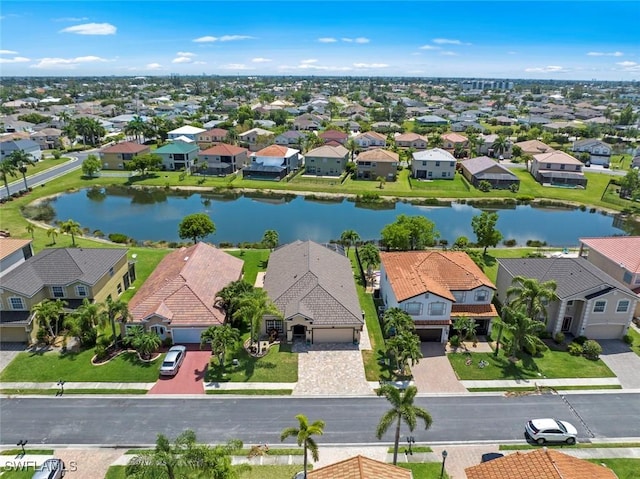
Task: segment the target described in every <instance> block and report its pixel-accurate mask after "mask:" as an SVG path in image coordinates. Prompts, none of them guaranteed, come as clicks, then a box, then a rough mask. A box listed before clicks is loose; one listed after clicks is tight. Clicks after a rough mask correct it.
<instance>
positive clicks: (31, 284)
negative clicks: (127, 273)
mask: <svg viewBox="0 0 640 479" xmlns="http://www.w3.org/2000/svg"><path fill="white" fill-rule="evenodd" d="M126 255H127V250H126V249H116V248H58V249H45V250H43V251H42V252H40V253H39V254H37V255H35V256H32V257H31V258H29V259H28V260H27V261H25V262H24V263H22V264H21V265H20V266H18V267H17V268H15V269H14V270H12V271H10V272H8V273H7V274H6V275H4V276H3V277H2V283H1V285H2V288H4V289H8V290H11V291H14V292H16V293H19V294H21V295H24V296H27V297H31V296H33V295H34V294H35V293H37V292H38V291H40V290H41V289H42V288H43V287H44V286H48V285H52V286H63V285H66V284H70V283H74V282H76V281H80V282H82V283H85V284H88V285H93V284H95V283H96V282H97V281H98V280H99V279H100V278H102V277H103V276H104V275H106V274H107V273H108V272H109V269H111V268H112V267H113V266H114V265H115V264H116V263H117V262H118V261H119V260H120V259H121V258H122V257H123V256H126Z"/></svg>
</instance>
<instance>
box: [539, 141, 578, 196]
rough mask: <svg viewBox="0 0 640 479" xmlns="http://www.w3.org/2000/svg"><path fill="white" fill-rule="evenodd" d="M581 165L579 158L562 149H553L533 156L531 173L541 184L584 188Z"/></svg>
mask: <svg viewBox="0 0 640 479" xmlns="http://www.w3.org/2000/svg"><path fill="white" fill-rule="evenodd" d="M582 167H583V164H582V162H581V161H580V160H578V159H576V158H574V157H573V156H571V155H569V154H567V153H565V152H564V151H556V150H553V151H550V152H548V153H540V154H538V155H534V156H533V161H532V162H531V175H532V176H533V177H534V178H535V179H536V181H537V182H538V183H541V184H542V185H551V186H573V187H580V188H586V186H587V179H586V178H585V176H584V173H583V172H582Z"/></svg>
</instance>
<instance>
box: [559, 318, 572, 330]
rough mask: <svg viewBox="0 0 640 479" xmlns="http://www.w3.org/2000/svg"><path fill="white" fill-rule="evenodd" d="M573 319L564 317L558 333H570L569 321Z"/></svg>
mask: <svg viewBox="0 0 640 479" xmlns="http://www.w3.org/2000/svg"><path fill="white" fill-rule="evenodd" d="M572 319H573V318H572V317H571V316H565V317H564V319H563V320H562V327H561V328H560V331H562V332H563V333H568V332H569V331H571V320H572Z"/></svg>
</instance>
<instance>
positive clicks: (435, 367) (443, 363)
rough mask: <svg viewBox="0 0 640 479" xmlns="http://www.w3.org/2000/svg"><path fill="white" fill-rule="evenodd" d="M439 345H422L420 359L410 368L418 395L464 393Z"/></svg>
mask: <svg viewBox="0 0 640 479" xmlns="http://www.w3.org/2000/svg"><path fill="white" fill-rule="evenodd" d="M444 347H445V346H444V344H441V343H426V342H425V343H422V345H421V349H422V359H420V361H418V364H416V365H414V366H412V367H411V372H412V373H413V381H414V384H415V385H416V387H417V388H418V392H419V393H464V392H467V389H466V388H465V387H464V386H463V385H462V384H461V383H460V381H459V380H458V378H457V376H456V373H454V372H453V368H452V367H451V363H450V362H449V360H448V359H447V355H446V353H445V350H444Z"/></svg>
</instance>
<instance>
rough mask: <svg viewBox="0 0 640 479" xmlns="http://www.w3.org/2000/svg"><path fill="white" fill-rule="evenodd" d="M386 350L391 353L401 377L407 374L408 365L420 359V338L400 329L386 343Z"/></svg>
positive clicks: (407, 330)
mask: <svg viewBox="0 0 640 479" xmlns="http://www.w3.org/2000/svg"><path fill="white" fill-rule="evenodd" d="M386 344H387V349H388V350H389V351H392V352H393V356H394V357H395V359H396V367H397V369H398V371H399V373H400V374H401V375H403V376H406V375H407V374H408V371H407V368H408V367H409V363H411V365H412V366H413V365H415V364H416V363H417V362H418V360H419V359H420V358H421V357H422V351H421V349H420V338H419V337H418V335H417V334H415V333H414V332H413V330H409V329H400V330H399V331H397V332H396V335H395V336H393V337H392V338H389V339H388V340H387V341H386Z"/></svg>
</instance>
